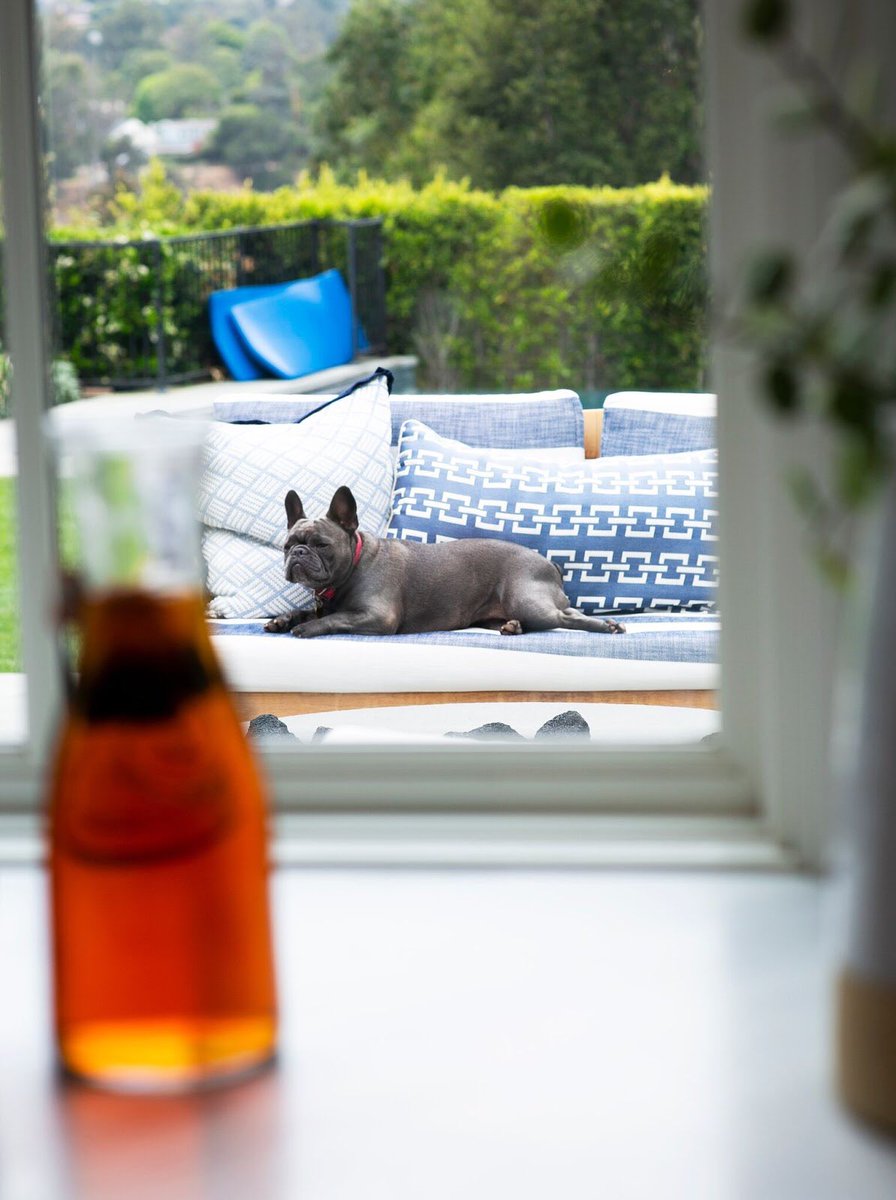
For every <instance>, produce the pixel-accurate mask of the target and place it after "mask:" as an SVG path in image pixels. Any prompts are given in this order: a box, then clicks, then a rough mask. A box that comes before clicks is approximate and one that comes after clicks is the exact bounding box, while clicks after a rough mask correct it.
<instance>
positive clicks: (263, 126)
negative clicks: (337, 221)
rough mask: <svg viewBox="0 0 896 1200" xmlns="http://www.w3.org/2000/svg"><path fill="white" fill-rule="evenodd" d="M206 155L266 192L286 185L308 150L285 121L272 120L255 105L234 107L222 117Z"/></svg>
mask: <svg viewBox="0 0 896 1200" xmlns="http://www.w3.org/2000/svg"><path fill="white" fill-rule="evenodd" d="M207 153H208V157H209V158H211V159H213V160H215V161H217V162H224V163H227V165H228V166H231V167H233V168H234V170H235V171H237V173H238V174H239V175H241V176H242V177H244V178H251V179H252V181H253V183H255V184H256V185H257V186H259V187H262V188H266V187H276V186H278V185H280V184H282V183H286V182H288V180H289V178H290V176H291V175H292V174H294V173H295V170H296V169H297V168H298V166H299V164H300V162H301V160H302V158H303V157H304V156H305V154H307V147H306V146H305V145H304V143H303V141H302V139H301V137H300V135H299V133H298V131H297V130H296V128H295V126H294V124H293V122H292V121H291V120H289V118H288V117H286V118H284V117H280V118H274V117H272V116H271V114H270V113H268V112H265V111H264V110H263V109H261V108H259V107H258V106H257V105H255V104H234V105H230V106H229V107H227V108H225V109H224V111H223V112H222V113H221V117H220V119H219V121H218V127H217V129H216V130H215V134H214V136H213V138H212V141H211V144H210V145H209V148H208V152H207Z"/></svg>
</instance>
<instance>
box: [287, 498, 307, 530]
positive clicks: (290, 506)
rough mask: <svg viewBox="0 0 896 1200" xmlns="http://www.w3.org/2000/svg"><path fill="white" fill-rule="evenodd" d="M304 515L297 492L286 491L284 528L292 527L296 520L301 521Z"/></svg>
mask: <svg viewBox="0 0 896 1200" xmlns="http://www.w3.org/2000/svg"><path fill="white" fill-rule="evenodd" d="M304 516H305V510H304V508H302V501H301V500H300V499H299V497H298V493H296V492H293V491H289V492H287V493H286V528H287V529H292V527H293V525H295V523H296V521H301V520H302V519H303V518H304Z"/></svg>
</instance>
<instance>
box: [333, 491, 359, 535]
mask: <svg viewBox="0 0 896 1200" xmlns="http://www.w3.org/2000/svg"><path fill="white" fill-rule="evenodd" d="M327 518H328V519H329V520H330V521H335V522H336V524H337V525H340V526H341V527H342V528H343V529H344V530H345V532H346V533H354V532H355V530H356V529H357V528H358V506H357V504H356V503H355V498H354V496H353V495H352V493H351V491H350V489H349V488H347V487H341V488H338V489H337V490H336V492H334V494H333V499H332V500H331V501H330V511H329V512H328V513H327Z"/></svg>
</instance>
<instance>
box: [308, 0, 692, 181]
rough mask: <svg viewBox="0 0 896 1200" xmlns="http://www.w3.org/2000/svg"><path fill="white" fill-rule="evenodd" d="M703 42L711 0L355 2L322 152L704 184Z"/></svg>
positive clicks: (412, 170)
mask: <svg viewBox="0 0 896 1200" xmlns="http://www.w3.org/2000/svg"><path fill="white" fill-rule="evenodd" d="M699 51H700V28H699V21H698V15H697V0H625V3H619V2H612V3H610V2H608V0H453V2H451V3H448V4H446V3H444V0H407V2H406V3H403V2H402V0H355V3H354V4H353V6H352V8H351V10H350V12H349V14H348V17H347V18H346V21H345V24H344V26H343V30H342V33H341V34H340V36H339V38H338V39H337V41H336V42H335V44H334V46H333V48H332V50H331V52H330V56H329V57H330V61H331V63H332V65H333V67H334V76H333V79H332V81H331V83H330V85H329V87H328V88H327V90H326V93H325V95H324V98H323V100H322V103H321V106H320V110H319V114H318V121H317V130H318V133H319V136H320V139H321V145H320V151H319V155H320V157H321V158H322V159H328V160H330V161H332V162H335V163H338V164H340V165H342V164H343V163H347V164H348V165H349V166H350V167H351V168H354V169H356V168H358V167H363V168H365V169H367V170H370V171H373V172H376V173H378V174H387V175H395V174H399V173H403V172H404V173H407V174H409V175H410V176H411V177H412V178H414V179H416V180H417V181H420V180H421V179H424V178H429V177H431V175H432V174H433V172H434V171H435V169H436V168H437V167H438V166H440V165H443V166H445V167H446V169H447V170H448V172H449V174H451V175H453V176H455V177H461V176H464V175H468V176H469V177H470V178H471V179H472V181H473V183H474V184H476V185H478V186H482V187H487V188H495V189H500V188H503V187H507V186H509V185H518V186H533V185H538V184H550V183H580V184H585V185H591V184H612V185H616V186H620V185H627V184H635V183H639V182H644V181H646V180H650V179H656V178H658V177H659V176H660V175H661V174H662V173H663V172H668V173H669V174H670V175H672V176H673V177H674V178H676V179H678V180H680V181H682V182H694V181H697V180H699V179H700V178H701V176H702V171H701V157H700V149H699V146H700V130H699V113H700V97H699V66H700V58H699ZM384 63H388V64H389V66H388V68H384V66H383V64H384Z"/></svg>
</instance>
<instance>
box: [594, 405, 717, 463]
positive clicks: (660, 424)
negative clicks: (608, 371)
mask: <svg viewBox="0 0 896 1200" xmlns="http://www.w3.org/2000/svg"><path fill="white" fill-rule="evenodd" d="M717 445H718V440H717V435H716V398H715V396H713V395H711V394H709V393H707V392H613V393H612V395H610V396H608V397H607V398H606V400H605V401H604V415H603V427H602V429H601V437H600V456H601V458H615V457H617V456H618V455H631V454H680V453H683V452H684V451H685V450H709V449H711V448H712V447H713V446H717Z"/></svg>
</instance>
